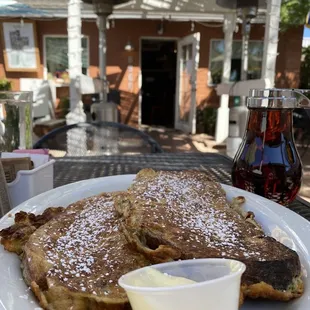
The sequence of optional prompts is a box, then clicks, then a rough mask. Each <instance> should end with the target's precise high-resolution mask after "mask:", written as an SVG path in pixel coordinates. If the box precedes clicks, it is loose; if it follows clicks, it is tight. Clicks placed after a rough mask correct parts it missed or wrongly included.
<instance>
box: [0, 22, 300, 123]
mask: <svg viewBox="0 0 310 310" xmlns="http://www.w3.org/2000/svg"><path fill="white" fill-rule="evenodd" d="M0 23H1V20H0ZM159 23H160V21H152V20H115V22H114V27H113V26H111V27H110V29H109V30H108V31H107V42H108V50H107V63H108V68H107V74H108V79H109V81H110V86H111V87H113V88H117V89H119V90H120V91H121V98H122V100H121V116H122V121H123V122H125V123H129V124H131V125H137V123H138V106H139V97H138V93H139V73H140V67H139V66H140V59H139V50H140V39H141V37H171V38H181V37H183V36H186V35H188V34H191V33H192V31H191V23H190V22H169V21H165V23H164V34H163V35H162V36H159V35H158V34H157V27H158V25H159ZM0 26H1V28H2V25H0ZM36 28H37V36H38V38H37V39H38V46H39V49H40V67H39V68H38V70H37V72H34V73H27V72H21V73H19V72H17V73H16V72H15V73H11V72H6V71H5V68H4V60H3V51H2V48H0V78H1V77H6V78H8V79H10V80H11V81H12V82H13V88H14V89H15V90H18V89H19V78H21V77H29V78H30V77H31V78H43V72H44V59H43V50H44V49H43V43H44V41H43V37H44V35H56V34H61V35H65V34H66V33H67V24H66V20H64V19H63V20H55V21H42V20H40V21H36ZM193 32H200V33H201V44H200V63H199V69H198V74H197V106H198V107H200V108H202V107H204V106H207V105H208V106H215V107H216V106H218V102H219V98H218V96H217V95H216V92H215V88H214V87H209V86H208V67H209V52H210V40H211V39H222V38H223V31H222V26H221V25H217V24H214V23H212V24H210V23H207V24H204V25H202V24H195V29H194V31H193ZM82 33H83V34H84V35H86V36H88V37H89V53H90V55H89V60H90V62H89V74H90V75H91V76H92V77H96V76H97V75H98V30H97V27H96V23H95V22H94V21H84V22H83V25H82ZM302 33H303V27H297V28H294V29H291V30H289V31H288V33H285V34H280V37H279V49H278V51H279V56H278V59H277V68H276V70H277V76H276V86H278V87H298V84H299V67H300V61H301V46H302ZM128 39H130V41H131V42H132V43H133V45H134V47H135V51H134V52H132V53H131V55H130V56H131V57H132V59H133V64H132V67H128V56H129V54H128V53H126V52H125V51H124V46H125V44H126V43H127V41H128ZM234 39H241V30H240V29H239V31H238V33H235V35H234ZM250 39H251V40H263V39H264V26H263V25H253V27H252V30H251V36H250ZM130 81H132V82H130Z"/></svg>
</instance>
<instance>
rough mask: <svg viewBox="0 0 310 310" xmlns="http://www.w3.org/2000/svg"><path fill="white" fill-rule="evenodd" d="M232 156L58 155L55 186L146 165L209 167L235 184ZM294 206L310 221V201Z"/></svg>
mask: <svg viewBox="0 0 310 310" xmlns="http://www.w3.org/2000/svg"><path fill="white" fill-rule="evenodd" d="M231 167H232V160H231V159H230V158H229V157H226V156H224V155H221V154H217V153H160V154H141V155H112V156H90V157H86V156H85V157H63V158H57V159H56V163H55V166H54V170H55V171H54V186H55V187H58V186H62V185H65V184H69V183H72V182H77V181H80V180H86V179H91V178H98V177H104V176H111V175H121V174H135V173H137V172H138V171H139V170H141V169H142V168H153V169H161V170H183V169H196V170H202V171H206V172H207V173H209V175H211V176H212V177H213V178H214V179H215V180H216V181H218V182H221V183H224V184H228V185H231V178H230V175H231ZM289 208H290V209H291V210H293V211H294V212H296V213H298V214H300V215H301V216H303V217H304V218H306V219H307V220H309V221H310V204H309V203H308V202H307V201H305V200H304V199H302V198H300V197H297V198H296V199H295V200H294V201H293V202H292V203H291V204H290V206H289Z"/></svg>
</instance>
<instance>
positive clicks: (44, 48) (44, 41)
mask: <svg viewBox="0 0 310 310" xmlns="http://www.w3.org/2000/svg"><path fill="white" fill-rule="evenodd" d="M48 38H67V39H68V35H66V34H45V35H43V65H44V69H43V78H44V79H45V80H47V76H48V72H47V58H46V39H48ZM83 38H85V39H86V40H87V56H88V57H87V75H89V63H90V55H89V51H90V48H89V36H87V35H81V39H83ZM68 69H69V68H68Z"/></svg>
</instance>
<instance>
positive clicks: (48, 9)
mask: <svg viewBox="0 0 310 310" xmlns="http://www.w3.org/2000/svg"><path fill="white" fill-rule="evenodd" d="M17 1H18V2H21V3H25V4H27V5H30V6H32V7H34V8H36V9H42V10H44V12H45V13H47V14H48V16H46V15H45V16H42V17H43V18H67V17H68V13H67V12H68V11H67V2H66V1H64V0H53V1H50V0H17ZM260 1H262V2H264V1H265V0H260ZM234 12H235V10H229V9H225V8H222V7H219V6H218V5H217V4H216V0H195V1H193V0H132V1H129V2H127V3H123V4H119V5H116V6H115V7H114V10H113V13H112V14H111V15H109V17H108V18H109V19H166V20H171V21H173V20H176V21H201V22H223V20H224V17H225V14H227V13H234ZM81 16H82V18H83V19H96V18H97V15H96V14H95V13H94V11H93V9H92V5H89V4H85V3H83V4H82V10H81ZM16 17H22V16H16ZM28 17H29V16H28ZM252 22H253V23H265V9H264V8H263V9H260V10H259V14H258V16H257V18H255V19H254V20H253V21H252Z"/></svg>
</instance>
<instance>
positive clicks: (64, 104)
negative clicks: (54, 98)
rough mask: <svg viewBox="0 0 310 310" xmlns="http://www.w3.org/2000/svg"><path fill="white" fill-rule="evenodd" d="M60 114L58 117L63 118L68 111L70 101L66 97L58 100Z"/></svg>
mask: <svg viewBox="0 0 310 310" xmlns="http://www.w3.org/2000/svg"><path fill="white" fill-rule="evenodd" d="M58 109H59V111H61V113H60V115H59V116H60V117H61V118H64V117H65V116H66V115H67V114H68V113H69V111H70V99H69V98H68V97H63V98H61V99H60V102H59V105H58Z"/></svg>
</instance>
